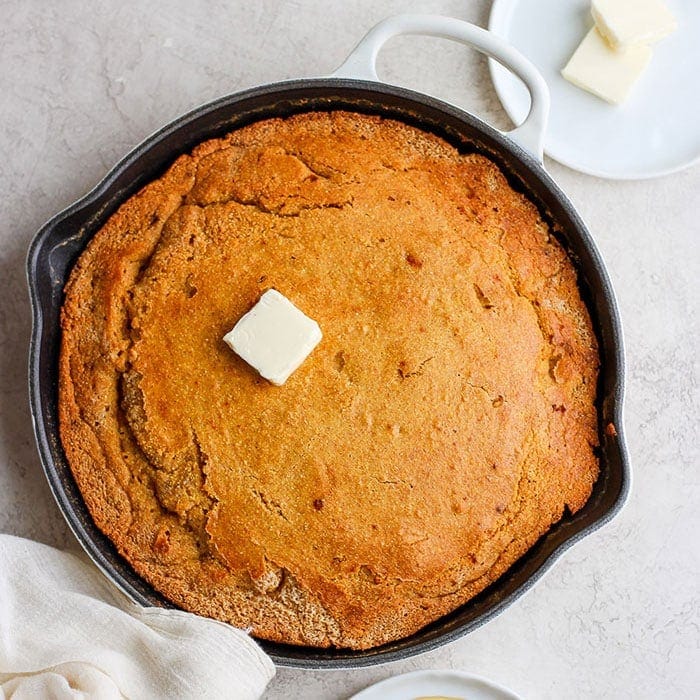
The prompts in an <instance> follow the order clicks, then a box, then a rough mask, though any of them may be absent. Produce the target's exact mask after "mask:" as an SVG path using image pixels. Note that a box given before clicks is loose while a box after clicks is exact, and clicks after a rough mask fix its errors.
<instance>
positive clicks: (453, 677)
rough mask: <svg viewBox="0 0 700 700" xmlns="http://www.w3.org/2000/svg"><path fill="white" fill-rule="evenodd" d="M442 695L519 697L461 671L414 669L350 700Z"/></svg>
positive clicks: (495, 699)
mask: <svg viewBox="0 0 700 700" xmlns="http://www.w3.org/2000/svg"><path fill="white" fill-rule="evenodd" d="M431 696H432V697H436V696H442V697H446V698H459V699H460V700H462V699H464V700H522V698H521V697H520V696H518V695H516V694H515V693H513V692H512V691H510V690H508V689H507V688H503V687H501V686H500V685H497V684H496V683H492V682H491V681H488V680H486V679H485V678H480V677H479V676H473V675H471V674H470V673H463V672H462V671H414V672H413V673H404V674H402V675H400V676H393V677H392V678H387V679H386V680H383V681H380V682H379V683H375V684H374V685H372V686H370V687H369V688H365V689H364V690H363V691H361V692H359V693H357V695H353V696H352V698H350V700H415V698H421V697H431Z"/></svg>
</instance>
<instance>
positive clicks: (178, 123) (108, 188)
mask: <svg viewBox="0 0 700 700" xmlns="http://www.w3.org/2000/svg"><path fill="white" fill-rule="evenodd" d="M341 108H345V109H350V110H354V111H360V112H368V113H374V114H380V115H383V116H387V117H392V118H398V119H401V120H403V121H407V122H412V123H415V124H416V125H418V126H420V127H421V128H423V129H426V130H429V131H434V132H436V133H438V134H439V135H441V136H443V137H444V138H447V139H448V140H450V141H452V142H453V143H455V142H459V141H460V140H461V141H463V147H464V145H465V144H469V145H470V146H472V147H476V150H479V151H483V152H485V153H486V154H487V155H489V156H490V157H491V158H493V159H494V160H495V161H496V162H497V163H498V164H499V165H500V166H501V168H502V169H503V170H504V172H505V173H506V175H507V176H508V178H509V180H510V181H511V184H513V186H514V187H516V188H519V189H521V190H523V191H525V193H526V194H527V196H528V197H530V198H531V199H532V200H533V201H535V203H536V204H537V205H538V207H539V208H540V210H541V212H542V213H543V215H544V216H545V217H546V218H548V219H550V220H551V221H555V222H557V223H559V224H560V226H561V227H562V229H563V233H562V236H563V238H564V241H563V242H564V243H565V245H566V247H567V248H568V250H569V253H570V255H571V257H572V259H573V260H574V263H575V264H576V265H577V268H578V269H579V271H580V272H581V274H582V284H583V285H584V286H585V287H586V289H588V295H589V298H588V299H587V302H588V306H589V310H590V312H591V315H592V317H593V322H594V326H595V327H596V331H597V333H598V335H599V341H600V344H601V351H602V354H603V369H602V371H601V387H600V393H601V397H600V403H601V405H600V414H601V423H600V427H599V430H600V439H601V456H602V462H603V470H602V472H601V478H600V479H599V481H598V483H597V484H596V487H595V488H594V495H593V496H592V498H591V500H590V501H589V503H588V504H587V505H586V507H584V509H583V510H582V511H580V512H579V513H578V514H577V515H576V516H573V517H571V516H568V517H565V519H564V520H563V521H562V522H561V523H558V524H557V525H555V526H554V528H553V529H552V530H551V531H550V533H548V534H547V535H545V536H544V537H543V538H542V539H541V540H539V541H538V543H537V544H536V545H535V546H534V547H533V548H532V549H531V550H530V551H528V552H527V553H526V554H525V555H524V556H523V558H521V560H520V561H519V562H517V563H516V564H515V565H514V566H513V567H511V569H509V571H508V572H506V574H504V575H503V576H502V577H501V578H500V579H498V581H496V582H495V583H494V584H492V585H491V586H490V587H489V588H487V589H486V591H484V592H483V593H481V594H480V595H479V596H477V597H476V598H475V599H473V600H472V601H470V602H468V603H467V604H466V605H464V606H462V607H460V608H458V609H457V610H456V611H454V612H453V613H450V614H449V615H447V616H445V617H443V618H440V619H439V620H437V621H436V622H434V623H432V624H431V625H428V626H427V627H426V628H424V629H423V630H420V631H419V632H418V633H416V634H415V635H412V636H411V637H408V638H406V639H403V640H399V641H397V642H394V643H391V644H388V645H385V646H383V647H378V648H376V649H370V650H367V651H360V652H356V651H348V650H342V649H341V650H337V649H315V648H308V647H296V646H290V645H283V644H277V643H273V642H266V641H263V640H258V641H259V643H260V645H261V646H262V648H263V649H264V650H265V651H266V652H267V653H268V654H269V655H270V656H271V658H272V659H273V661H274V662H275V663H276V664H277V665H280V666H288V667H294V668H309V669H349V668H359V667H363V666H369V665H376V664H381V663H388V662H391V661H396V660H401V659H405V658H408V657H410V656H413V655H415V654H419V653H424V652H427V651H430V650H432V649H435V648H437V647H439V646H442V645H444V644H446V643H448V642H451V641H454V640H455V639H458V638H460V637H462V636H463V635H465V634H467V633H469V632H471V631H472V630H474V629H476V628H477V627H479V626H481V625H482V624H484V623H486V622H487V621H488V620H490V619H491V618H493V617H494V616H495V615H497V614H499V613H500V612H502V611H503V610H504V609H505V608H506V607H508V606H509V605H510V604H511V603H513V602H514V601H515V600H516V599H517V598H519V597H520V596H521V595H523V594H524V593H525V592H526V591H527V590H529V589H530V588H531V587H532V586H533V585H534V584H535V582H536V581H537V580H538V579H539V578H540V577H541V576H542V575H544V573H545V572H546V571H548V570H549V569H550V568H551V566H552V565H553V564H554V562H555V561H556V560H557V559H558V558H559V557H560V556H561V555H562V554H563V552H564V551H566V549H568V548H569V547H570V546H571V545H573V544H574V543H575V542H577V541H578V540H580V539H582V538H583V537H585V536H586V535H588V534H590V533H591V532H593V531H594V530H596V529H598V528H599V527H601V526H602V525H603V524H605V523H606V522H608V521H609V520H610V519H611V518H612V517H614V515H615V514H616V513H617V512H618V511H619V510H620V508H621V507H622V505H623V504H624V502H625V500H626V497H627V494H628V491H629V487H630V470H629V462H628V457H627V452H626V448H625V443H624V436H623V416H622V410H623V385H624V351H623V340H622V329H621V326H620V320H619V315H618V311H617V304H616V301H615V296H614V292H613V289H612V285H611V283H610V280H609V277H608V275H607V271H606V269H605V266H604V264H603V261H602V259H601V257H600V254H599V253H598V251H597V248H596V246H595V244H594V243H593V240H592V238H591V236H590V234H589V233H588V231H587V229H586V227H585V225H584V223H583V221H582V220H581V218H580V217H579V216H578V214H577V212H576V210H575V209H574V207H573V205H572V204H571V203H570V202H569V200H568V199H567V198H566V196H565V195H564V194H563V192H562V191H561V190H560V189H559V188H558V186H557V185H556V184H555V183H554V181H553V180H552V179H551V177H550V176H549V175H548V174H547V172H546V171H545V170H544V168H543V167H542V165H541V164H539V163H538V162H537V161H536V160H535V159H534V158H533V157H532V156H531V155H530V154H528V153H527V152H525V151H524V150H523V149H521V148H520V147H519V146H517V145H516V144H514V143H513V142H511V141H510V140H508V139H507V137H505V136H504V135H502V134H501V133H500V132H498V131H496V130H495V129H493V128H491V127H490V126H488V125H487V124H485V123H484V122H482V121H481V120H480V119H478V118H476V117H474V116H472V115H470V114H468V113H466V112H464V111H462V110H460V109H458V108H456V107H454V106H452V105H449V104H446V103H444V102H441V101H439V100H436V99H434V98H432V97H428V96H426V95H423V94H421V93H417V92H414V91H411V90H408V89H405V88H400V87H393V86H388V85H385V84H381V83H374V82H369V81H362V80H349V79H333V78H326V79H323V78H321V79H307V80H297V81H287V82H282V83H274V84H271V85H265V86H261V87H256V88H252V89H249V90H245V91H243V92H239V93H235V94H233V95H229V96H227V97H223V98H221V99H219V100H216V101H214V102H211V103H209V104H206V105H204V106H202V107H200V108H198V109H195V110H193V111H192V112H190V113H188V114H186V115H184V116H183V117H181V118H179V119H177V120H175V121H174V122H172V123H171V124H169V125H167V126H165V127H164V128H163V129H161V130H159V131H157V132H156V133H155V134H153V135H152V136H150V137H149V138H147V139H146V140H145V141H144V142H143V143H142V144H140V145H139V146H137V147H136V148H135V149H134V150H133V151H132V152H131V153H129V154H128V155H127V156H126V157H125V158H123V159H122V160H121V161H120V162H119V163H118V164H117V165H116V166H115V167H114V168H112V170H111V171H110V172H109V173H108V174H107V175H106V176H105V177H104V179H103V180H102V181H101V182H100V183H99V184H98V185H97V186H96V187H95V188H94V189H93V190H92V191H90V192H89V193H88V194H87V195H85V197H83V198H82V199H80V200H79V201H78V202H76V203H75V204H73V205H71V206H70V207H68V208H67V209H65V210H64V211H62V212H60V213H59V214H57V215H56V216H55V217H54V218H53V219H51V220H50V221H49V222H47V223H46V224H45V225H44V226H43V227H42V228H41V229H40V230H39V232H38V233H37V234H36V236H35V237H34V239H33V240H32V242H31V245H30V248H29V252H28V258H27V275H28V284H29V290H30V297H31V305H32V319H33V324H32V336H31V342H30V352H29V355H30V357H29V390H30V405H31V413H32V421H33V425H34V432H35V436H36V442H37V447H38V450H39V455H40V458H41V463H42V467H43V469H44V471H45V473H46V477H47V479H48V481H49V484H50V487H51V490H52V492H53V495H54V497H55V498H56V501H57V503H58V505H59V507H60V509H61V511H62V513H63V515H64V517H65V518H66V520H67V522H68V524H69V526H70V527H71V530H72V531H73V533H74V534H75V536H76V537H77V539H78V540H79V542H80V543H81V545H82V546H83V548H84V549H85V550H86V552H87V554H88V555H89V556H90V558H91V559H92V560H93V561H94V562H95V564H96V565H97V566H98V567H99V568H100V569H101V570H102V571H103V573H104V574H105V575H106V576H107V577H108V578H110V579H111V580H112V581H113V582H114V583H115V585H117V586H118V587H119V588H120V589H121V590H122V591H123V592H124V593H125V594H127V595H128V596H129V597H130V598H132V599H133V600H135V601H136V602H139V603H141V604H144V605H161V606H163V605H165V606H170V607H172V604H170V603H169V602H168V601H167V600H165V599H164V598H163V597H162V596H160V594H158V593H157V592H156V591H154V590H153V588H152V587H151V586H150V585H149V584H147V583H146V582H145V581H144V580H143V579H141V577H139V576H138V575H137V574H136V573H135V572H134V571H133V570H132V569H131V567H130V566H129V564H128V563H127V562H126V561H125V560H124V559H122V557H121V556H120V555H118V554H117V552H116V550H115V548H114V546H113V545H112V544H111V542H110V541H109V540H108V539H107V538H106V537H105V536H104V535H103V534H102V533H101V532H100V531H99V530H98V529H97V527H96V526H95V525H94V523H93V522H92V519H91V517H90V515H89V512H88V511H87V508H86V506H85V504H84V502H83V501H82V498H81V496H80V493H79V491H78V490H77V486H76V484H75V482H74V481H73V478H72V475H71V474H70V469H69V468H68V466H67V464H66V462H65V457H64V456H63V452H62V449H61V446H60V441H59V439H58V431H57V420H56V411H55V403H56V400H55V397H56V395H57V382H56V374H57V373H56V359H57V351H58V344H59V338H60V331H59V329H58V325H57V324H58V315H57V314H58V312H59V310H60V306H61V302H62V289H63V284H64V282H65V280H66V278H67V274H68V272H69V271H70V268H71V267H72V264H73V262H74V260H75V258H76V257H77V255H78V254H79V253H80V252H81V250H82V249H83V247H84V245H85V244H86V242H87V240H89V238H90V237H91V235H92V234H93V233H94V231H95V230H97V228H99V226H100V225H101V223H102V222H103V221H104V220H105V219H106V218H107V217H108V216H109V214H110V213H111V212H112V211H113V210H114V209H115V208H116V206H118V204H119V203H120V202H121V201H124V199H126V198H127V197H128V196H130V195H131V194H133V193H134V192H135V191H136V190H138V189H140V187H142V186H143V185H144V184H146V182H148V181H149V180H151V179H153V178H154V177H156V176H157V175H158V172H160V171H162V170H163V168H164V167H166V166H167V164H169V163H170V162H172V161H173V160H174V159H175V157H176V156H177V155H179V154H180V153H183V152H187V151H189V150H191V148H192V147H193V146H194V145H195V144H196V143H198V142H200V141H202V140H204V139H206V138H212V137H214V136H216V135H220V134H223V133H225V132H226V131H229V130H231V129H233V128H237V127H239V126H243V125H244V124H246V123H250V122H252V121H257V120H259V119H263V118H267V117H271V116H280V115H284V114H290V113H294V112H302V111H310V110H328V109H341ZM224 113H225V114H227V115H228V116H227V117H226V118H222V119H220V120H219V121H218V122H217V121H213V122H211V123H209V121H211V119H212V117H213V118H214V119H215V118H216V117H217V116H219V115H221V114H224ZM207 120H209V121H207ZM201 122H206V125H205V126H202V125H201V124H200V123H201ZM193 127H197V128H193ZM465 132H470V133H469V134H468V135H467V134H466V133H465ZM460 135H461V138H460ZM178 137H179V138H180V145H179V146H177V147H173V146H172V145H168V146H166V147H165V148H164V147H163V146H164V144H165V143H166V142H167V143H169V142H170V140H173V139H177V138H178ZM132 170H133V171H136V170H140V171H141V175H140V176H137V177H133V178H132V179H131V180H129V182H128V184H125V183H124V182H123V180H124V178H126V177H127V176H128V175H129V174H130V173H131V172H132ZM67 227H69V230H70V231H72V232H73V233H71V234H69V235H66V233H65V232H64V231H62V230H61V229H62V228H64V229H65V228H67ZM52 368H53V372H52V371H51V369H52ZM608 423H612V424H613V425H614V426H615V428H616V431H615V432H616V435H612V434H609V433H608V431H606V430H605V429H604V428H605V426H606V425H607V424H608ZM594 499H595V503H594V504H592V502H593V501H594ZM589 506H591V507H590V508H589ZM470 613H471V615H470Z"/></svg>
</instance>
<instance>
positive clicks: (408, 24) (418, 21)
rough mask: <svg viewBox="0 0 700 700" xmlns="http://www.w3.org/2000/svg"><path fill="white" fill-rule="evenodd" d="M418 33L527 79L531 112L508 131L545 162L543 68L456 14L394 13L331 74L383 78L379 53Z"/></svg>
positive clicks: (546, 110)
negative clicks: (452, 43) (464, 48)
mask: <svg viewBox="0 0 700 700" xmlns="http://www.w3.org/2000/svg"><path fill="white" fill-rule="evenodd" d="M402 34H418V35H423V36H435V37H440V38H443V39H452V40H453V41H458V42H459V43H461V44H465V45H466V46H472V47H474V48H475V49H477V50H478V51H481V52H482V53H484V54H486V55H487V56H490V57H491V58H494V59H495V60H496V61H498V62H499V63H500V64H501V65H503V66H505V67H506V68H508V70H510V71H512V72H513V73H515V75H517V76H518V78H520V80H522V81H523V83H525V85H526V87H527V89H528V90H529V92H530V98H531V104H530V112H529V114H528V115H527V117H525V121H524V122H523V123H522V124H520V126H518V127H516V128H515V129H513V130H511V131H508V132H504V135H505V136H507V137H508V138H509V139H510V140H511V141H514V142H515V143H516V144H518V146H520V147H521V148H523V149H524V150H525V151H527V152H528V153H529V154H530V155H532V156H534V157H535V159H536V160H537V161H538V162H539V163H542V162H543V150H544V134H545V130H546V128H547V118H548V116H549V88H548V87H547V83H546V82H545V81H544V78H543V77H542V76H541V75H540V73H539V71H538V70H537V69H536V68H535V67H534V66H533V65H532V63H530V61H528V60H527V59H526V58H525V57H524V56H523V55H522V54H521V53H520V52H519V51H517V50H516V49H514V48H513V47H512V46H511V45H510V44H508V43H507V42H505V41H504V40H503V39H501V38H499V37H497V36H496V35H495V34H492V33H491V32H488V31H486V30H485V29H482V28H481V27H477V26H476V25H474V24H469V23H468V22H463V21H462V20H459V19H453V18H452V17H442V16H440V15H409V14H406V15H394V16H393V17H387V18H386V19H385V20H382V21H381V22H380V23H379V24H377V25H375V26H374V27H373V28H372V29H370V30H369V32H368V33H367V34H366V35H365V37H364V38H363V39H362V40H361V41H360V43H359V44H358V45H357V46H356V47H355V48H354V49H353V51H352V53H351V54H350V55H349V56H348V57H347V59H346V60H345V62H344V63H343V64H342V65H341V66H340V67H339V68H338V69H337V70H336V71H335V72H334V73H333V74H332V75H331V76H330V77H331V78H351V79H356V80H371V81H379V77H378V76H377V69H376V64H377V54H378V53H379V50H380V49H381V48H382V46H383V45H384V44H385V43H386V42H387V41H388V40H389V39H391V38H392V37H395V36H399V35H402Z"/></svg>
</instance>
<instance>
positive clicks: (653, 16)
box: [591, 0, 678, 49]
mask: <svg viewBox="0 0 700 700" xmlns="http://www.w3.org/2000/svg"><path fill="white" fill-rule="evenodd" d="M591 14H592V15H593V19H594V20H595V23H596V27H597V28H598V31H599V32H600V33H601V34H602V35H603V37H605V39H606V40H607V41H608V42H609V43H610V45H611V46H612V47H613V48H617V49H622V48H628V47H630V46H634V45H636V44H653V43H655V42H657V41H659V40H660V39H663V38H664V37H665V36H668V35H669V34H671V32H673V31H675V29H676V28H677V26H678V25H677V24H676V20H675V18H674V16H673V15H672V14H671V11H670V10H669V9H668V7H666V5H665V4H664V3H663V2H661V0H593V1H592V3H591Z"/></svg>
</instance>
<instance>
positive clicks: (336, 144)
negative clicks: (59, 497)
mask: <svg viewBox="0 0 700 700" xmlns="http://www.w3.org/2000/svg"><path fill="white" fill-rule="evenodd" d="M267 289H276V290H278V291H279V292H281V293H282V294H284V295H285V296H286V297H287V298H288V299H290V300H291V301H292V302H293V303H294V304H295V305H296V306H298V307H299V308H300V309H301V310H302V311H303V312H304V313H305V314H307V315H308V316H310V317H311V318H313V319H314V320H316V321H317V322H318V323H319V325H320V327H321V329H322V331H323V339H322V341H321V342H320V344H319V345H318V346H317V347H316V348H315V349H314V350H313V352H312V353H311V354H310V356H309V357H308V358H307V359H306V360H305V361H304V363H303V364H302V365H301V367H300V368H299V369H297V370H296V371H295V372H294V373H293V374H292V376H291V377H290V378H289V379H288V380H287V382H286V384H284V385H283V386H273V385H272V384H270V383H268V382H267V381H266V380H264V379H262V378H261V377H260V376H259V375H258V374H257V373H256V372H255V371H254V370H253V369H252V368H251V367H249V366H248V365H247V364H246V363H245V362H244V361H243V360H241V359H240V358H239V357H238V356H237V355H235V354H234V353H233V352H232V351H231V350H230V349H229V348H228V347H227V346H226V345H225V343H224V342H223V340H222V337H223V336H224V334H225V333H227V332H228V331H229V330H230V329H231V328H232V326H233V325H234V324H235V323H236V322H237V321H238V319H239V318H240V317H241V316H242V315H243V314H244V313H245V312H246V311H248V310H249V309H250V308H251V306H252V305H253V304H255V303H256V301H257V300H258V299H259V298H260V295H261V294H262V293H263V292H264V291H265V290H267ZM62 329H63V336H62V347H61V355H60V381H59V409H60V431H61V439H62V443H63V447H64V450H65V453H66V455H67V458H68V461H69V463H70V466H71V469H72V471H73V473H74V475H75V479H76V481H77V483H78V486H79V488H80V490H81V492H82V494H83V497H84V499H85V502H86V504H87V506H88V508H89V510H90V512H91V514H92V516H93V518H94V520H95V522H96V524H97V525H98V527H99V528H100V529H101V530H102V531H103V532H104V533H105V534H106V535H107V536H108V537H109V538H110V539H111V540H112V541H113V542H114V544H115V545H116V547H117V549H118V550H119V552H120V553H121V554H122V555H123V556H124V557H125V558H126V559H127V560H128V561H129V563H130V564H131V566H133V568H134V569H135V570H136V571H137V572H138V573H139V574H140V575H141V576H142V577H143V578H144V579H146V580H147V581H149V582H150V583H151V584H152V585H153V586H154V587H155V588H156V589H157V590H159V591H160V592H161V593H163V594H164V595H165V596H166V597H167V598H169V599H170V600H171V601H173V602H174V603H175V604H177V605H179V606H181V607H183V608H185V609H187V610H191V611H193V612H196V613H199V614H202V615H208V616H211V617H215V618H218V619H221V620H225V621H228V622H231V623H232V624H234V625H237V626H240V627H250V628H252V631H253V634H254V635H256V636H258V637H261V638H265V639H270V640H276V641H281V642H286V643H291V644H305V645H312V646H320V647H322V646H329V645H333V646H338V647H350V648H356V649H363V648H368V647H372V646H376V645H379V644H382V643H384V642H388V641H390V640H394V639H398V638H401V637H404V636H406V635H409V634H411V633H413V632H415V631H416V630H418V629H420V628H421V627H422V626H424V625H426V624H427V623H429V622H431V621H433V620H435V619H437V618H439V617H440V616H442V615H444V614H446V613H447V612H449V611H451V610H453V609H454V608H456V607H458V606H459V605H461V604H463V603H465V602H466V601H468V600H469V599H470V598H472V597H473V596H474V595H476V594H477V593H478V592H480V591H481V590H483V589H484V588H485V587H486V586H487V585H488V584H490V583H491V582H493V581H494V580H495V579H496V578H498V577H499V576H500V575H501V574H503V572H504V571H506V569H507V568H508V567H509V566H511V565H512V564H513V563H514V562H515V561H516V560H517V559H518V558H519V557H520V556H521V555H522V554H523V553H524V552H525V551H527V550H528V548H530V547H531V546H532V545H533V544H534V542H535V541H536V540H537V539H538V538H539V537H540V536H541V535H542V534H543V533H545V532H546V531H547V530H548V529H549V528H550V527H551V525H552V524H553V523H555V522H556V521H558V520H559V519H560V518H561V517H562V515H563V513H564V511H565V509H568V510H569V511H572V512H575V511H577V510H578V509H580V508H581V507H582V506H583V504H584V503H585V502H586V500H587V498H588V497H589V495H590V493H591V489H592V485H593V483H594V481H595V479H596V477H597V474H598V461H597V458H596V456H595V447H596V445H597V443H598V438H597V409H596V404H595V399H596V382H597V373H598V365H599V358H598V351H597V344H596V339H595V336H594V333H593V330H592V327H591V321H590V318H589V315H588V312H587V310H586V308H585V305H584V303H583V301H582V300H581V296H580V293H579V290H578V287H577V279H576V272H575V270H574V267H573V266H572V264H571V262H570V260H569V258H568V257H567V255H566V253H565V252H564V250H563V248H562V247H561V245H560V244H559V242H558V241H557V239H556V238H555V236H554V235H553V232H552V231H551V230H550V228H549V227H548V225H547V224H546V223H545V222H544V221H543V220H542V219H541V217H540V215H539V214H538V211H537V209H536V208H535V206H534V205H533V204H532V203H531V202H529V201H528V200H527V199H526V198H525V197H524V196H523V195H522V194H519V193H518V192H516V191H514V190H513V189H512V188H511V186H510V185H509V183H508V181H507V180H506V178H505V177H504V176H503V174H502V173H501V172H500V170H499V169H498V167H497V166H496V165H495V164H494V163H493V162H491V161H490V160H489V159H487V158H486V157H484V156H482V155H478V154H475V153H467V154H461V153H459V152H458V151H457V150H456V149H455V148H453V147H452V146H451V145H449V144H448V143H446V142H445V141H443V140H441V139H440V138H438V137H437V136H435V135H432V134H428V133H425V132H423V131H420V130H418V129H416V128H414V127H412V126H408V125H406V124H403V123H399V122H396V121H391V120H386V119H382V118H379V117H374V116H367V115H361V114H354V113H348V112H330V113H309V114H300V115H297V116H293V117H290V118H287V119H270V120H266V121H261V122H258V123H255V124H252V125H250V126H247V127H245V128H242V129H240V130H237V131H235V132H233V133H231V134H230V135H228V136H226V137H225V138H222V139H217V140H212V141H207V142H205V143H203V144H201V145H200V146H198V147H197V148H196V149H195V150H194V152H193V153H192V154H191V155H183V156H181V157H180V158H178V159H177V160H176V161H175V163H174V164H173V165H172V167H171V168H170V169H169V170H168V171H167V172H166V173H165V174H164V175H163V176H162V177H161V178H159V179H158V180H156V181H154V182H152V183H151V184H149V185H148V186H146V187H145V188H144V189H143V190H142V191H141V192H139V193H138V194H137V195H135V196H133V197H132V198H130V199H129V200H128V201H126V202H125V203H124V204H123V205H122V206H121V207H120V208H119V210H118V211H117V212H116V213H115V214H114V215H113V216H112V217H111V218H110V219H109V220H108V222H107V224H106V225H105V226H104V227H103V228H102V229H101V230H100V231H99V232H98V233H97V234H96V235H95V236H94V238H93V239H92V240H91V241H90V243H89V245H88V246H87V249H86V250H85V252H84V253H83V254H82V255H81V256H80V258H79V260H78V262H77V263H76V265H75V267H74V269H73V271H72V274H71V276H70V279H69V282H68V284H67V286H66V290H65V302H64V306H63V311H62Z"/></svg>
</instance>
